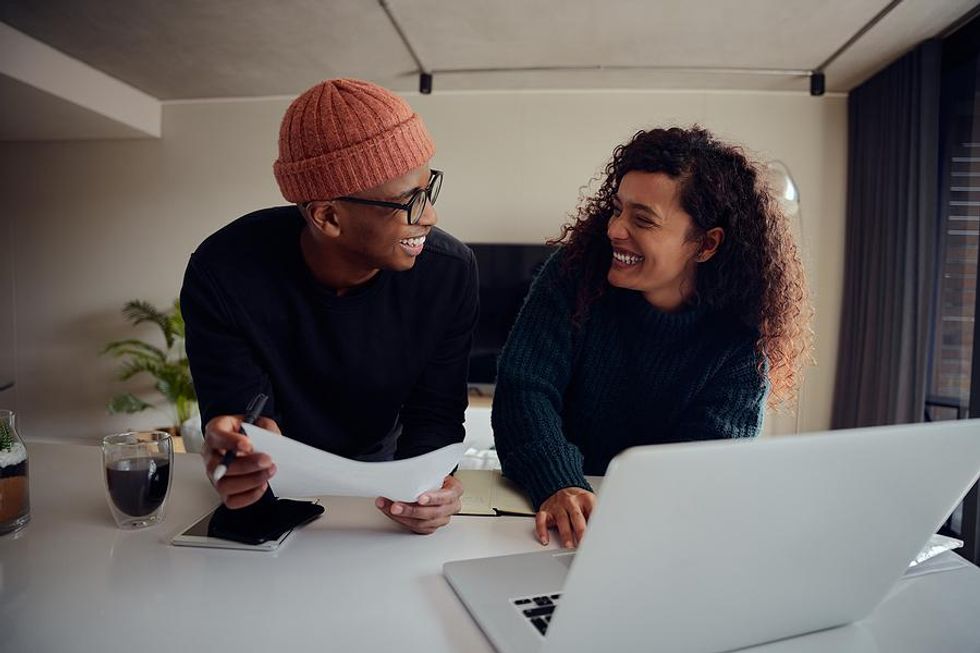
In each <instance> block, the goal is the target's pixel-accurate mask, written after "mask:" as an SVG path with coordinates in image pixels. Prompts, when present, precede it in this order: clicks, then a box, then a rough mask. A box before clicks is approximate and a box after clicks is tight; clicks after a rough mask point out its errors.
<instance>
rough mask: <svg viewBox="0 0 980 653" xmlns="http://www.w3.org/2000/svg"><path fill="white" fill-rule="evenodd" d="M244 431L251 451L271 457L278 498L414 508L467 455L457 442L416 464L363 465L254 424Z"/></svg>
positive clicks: (414, 460) (416, 460)
mask: <svg viewBox="0 0 980 653" xmlns="http://www.w3.org/2000/svg"><path fill="white" fill-rule="evenodd" d="M244 426H245V433H246V434H247V435H248V437H249V438H250V439H251V440H252V444H253V445H255V450H256V451H261V452H264V453H267V454H269V456H270V457H271V458H272V460H273V461H275V463H276V475H275V476H274V477H273V478H272V482H271V484H272V487H273V489H274V490H275V491H276V494H278V495H279V496H285V497H315V496H323V495H335V496H354V497H387V498H389V499H392V500H394V501H406V502H412V501H415V500H416V499H417V498H418V497H419V495H421V494H422V493H423V492H426V491H428V490H435V489H437V488H440V487H442V480H443V478H445V477H446V476H447V475H448V474H449V472H451V471H452V470H453V468H454V467H455V466H456V465H457V464H459V460H460V458H462V457H463V452H465V451H466V447H465V445H463V443H461V442H460V443H457V444H451V445H449V446H446V447H443V448H442V449H437V450H435V451H430V452H429V453H427V454H423V455H421V456H416V457H415V458H406V459H405V460H393V461H390V462H380V463H365V462H360V461H356V460H349V459H347V458H343V457H341V456H336V455H334V454H332V453H327V452H326V451H323V450H321V449H317V448H316V447H311V446H309V445H306V444H303V443H302V442H297V441H296V440H290V439H289V438H287V437H285V436H282V435H277V434H275V433H271V432H269V431H266V430H265V429H261V428H259V427H257V426H254V425H252V424H245V425H244Z"/></svg>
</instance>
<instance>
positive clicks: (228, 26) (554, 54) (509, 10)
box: [0, 0, 976, 137]
mask: <svg viewBox="0 0 980 653" xmlns="http://www.w3.org/2000/svg"><path fill="white" fill-rule="evenodd" d="M888 4H889V3H888V1H887V0H822V1H820V2H814V1H813V0H737V1H736V0H698V1H692V0H387V5H388V7H389V8H390V11H391V13H392V14H393V15H394V17H395V19H396V20H397V22H398V23H399V24H400V26H401V28H402V30H403V32H404V34H405V35H406V37H407V38H408V40H409V42H410V43H411V45H412V46H413V48H414V50H415V51H416V53H417V55H418V57H419V58H420V60H421V62H422V65H423V66H424V67H425V68H427V69H429V70H432V71H433V72H434V83H433V87H434V92H435V93H438V92H440V91H447V90H496V89H581V88H597V89H602V88H644V89H648V88H680V89H744V90H760V91H777V90H783V91H806V90H807V89H808V88H809V81H808V78H807V76H806V75H805V74H802V73H798V74H790V75H781V74H763V73H758V74H745V73H744V72H743V73H735V72H729V73H717V72H713V73H706V72H697V71H674V70H657V69H635V68H633V67H647V66H649V67H678V66H680V67H688V68H690V67H706V68H719V67H722V68H742V69H780V70H798V71H807V70H812V69H814V68H816V67H818V66H820V65H821V64H822V63H823V62H825V61H826V60H827V59H828V58H829V57H830V56H831V55H833V54H834V53H835V52H836V51H837V50H838V49H839V48H840V47H841V46H842V45H844V44H845V43H846V42H847V41H848V40H849V39H850V38H851V37H852V36H854V35H855V34H856V33H857V32H858V31H859V30H860V29H861V28H862V27H863V26H864V25H865V24H866V23H868V21H870V20H871V19H872V18H873V17H874V16H876V15H877V14H878V13H879V12H881V11H882V9H884V8H885V7H886V5H888ZM975 4H976V3H975V0H903V1H902V2H900V3H899V4H898V5H897V6H896V7H895V8H894V9H892V10H891V11H890V12H889V13H888V14H887V16H886V17H885V18H884V19H883V20H881V22H879V23H878V24H877V25H875V26H874V27H873V28H872V29H871V30H870V31H869V32H868V33H867V34H865V35H864V36H863V37H861V38H860V39H859V40H858V41H857V42H856V43H855V44H854V45H853V46H852V47H850V48H848V49H847V50H846V51H845V52H844V53H843V54H842V55H841V56H840V57H839V58H837V59H836V60H835V61H834V62H833V63H832V64H831V65H830V66H829V67H827V69H826V74H827V90H828V91H831V92H833V91H843V92H846V91H848V90H850V89H851V88H853V87H854V86H856V85H857V84H859V83H860V82H861V81H863V80H864V79H866V78H867V77H868V76H870V75H871V74H873V73H874V72H875V71H877V70H879V69H880V68H882V67H883V66H884V65H886V64H887V63H888V62H890V61H892V60H893V59H895V58H896V57H897V56H899V55H901V54H902V53H904V52H905V51H907V50H908V49H910V48H912V47H913V46H914V45H915V44H917V43H918V42H920V41H922V40H923V39H926V38H930V37H932V36H935V35H937V34H939V33H941V32H942V31H943V30H944V29H946V28H947V27H948V26H949V25H950V24H952V23H954V22H955V21H956V20H957V19H959V18H960V17H961V16H963V15H964V14H966V13H968V12H969V11H970V10H971V9H973V8H974V6H975ZM0 22H2V23H5V24H7V25H9V26H11V27H13V28H14V29H16V30H17V31H19V32H22V33H24V34H27V35H29V36H31V37H33V38H34V39H37V40H38V41H40V42H42V43H43V44H46V45H47V46H50V47H51V48H54V49H55V50H58V51H60V52H61V53H64V54H65V55H68V56H69V57H72V58H74V59H77V60H79V61H81V62H83V63H85V64H88V65H89V66H91V67H93V68H95V69H96V70H98V71H101V72H102V73H105V74H107V75H109V76H111V77H113V78H115V79H117V80H119V81H121V82H123V83H125V84H127V85H129V86H131V87H133V88H134V89H138V90H139V91H142V92H144V93H146V94H148V95H149V96H152V97H153V98H156V99H158V100H163V101H169V100H186V99H203V98H229V97H265V96H283V95H287V96H288V95H295V94H296V93H298V92H301V91H302V90H304V89H305V88H307V87H309V86H311V85H312V84H314V83H316V82H318V81H320V80H322V79H325V78H328V77H335V76H349V77H361V78H366V79H370V80H373V81H375V82H378V83H380V84H383V85H386V86H388V87H390V88H393V89H396V90H399V91H413V90H416V89H417V88H418V69H417V67H416V63H415V61H414V59H413V57H412V56H411V54H410V52H409V50H408V49H407V48H406V46H405V45H404V43H403V42H402V40H401V39H400V38H399V35H398V33H397V31H396V29H395V28H394V26H393V25H392V22H391V21H390V20H389V18H388V15H387V13H386V11H385V8H384V7H383V6H382V4H381V3H380V2H379V1H378V0H281V1H278V2H276V1H272V2H270V1H269V0H206V1H202V0H168V1H166V2H161V1H160V0H126V1H125V2H120V1H119V0H44V1H43V2H37V0H4V1H3V2H2V3H0ZM549 67H582V68H585V69H584V70H557V71H555V70H545V71H542V70H537V71H535V70H524V71H507V70H502V71H497V72H453V71H460V70H466V69H474V68H478V69H488V68H489V69H511V68H549ZM601 67H605V68H604V69H603V68H601ZM8 86H9V85H8V84H0V92H2V93H4V94H6V93H7V91H6V90H5V89H6V87H8ZM14 91H17V92H19V94H20V96H24V95H29V93H25V92H24V89H19V88H16V85H15V86H14ZM2 99H3V101H4V103H5V106H7V107H10V106H11V105H10V103H9V102H8V101H7V100H8V99H9V98H7V97H4V98H2ZM34 101H35V102H36V101H38V100H37V99H36V98H35V99H34ZM54 110H55V109H52V111H54ZM29 117H30V116H29V114H28V115H27V119H28V120H29ZM88 119H89V120H91V116H89V117H88ZM3 121H4V122H9V121H7V120H6V119H3ZM7 131H9V130H7V129H0V132H3V135H2V136H0V137H8V136H7V135H6V132H7Z"/></svg>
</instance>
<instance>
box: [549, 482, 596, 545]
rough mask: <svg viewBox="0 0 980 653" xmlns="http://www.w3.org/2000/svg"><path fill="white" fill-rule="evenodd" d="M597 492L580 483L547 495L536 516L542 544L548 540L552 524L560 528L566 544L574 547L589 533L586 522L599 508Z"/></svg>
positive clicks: (559, 530)
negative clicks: (586, 531)
mask: <svg viewBox="0 0 980 653" xmlns="http://www.w3.org/2000/svg"><path fill="white" fill-rule="evenodd" d="M595 502H596V496H595V494H593V493H592V492H589V491H588V490H583V489H582V488H580V487H566V488H562V489H560V490H558V491H557V492H555V493H554V494H552V495H551V496H550V497H548V498H547V499H545V501H544V503H542V504H541V507H540V508H538V514H537V515H535V517H534V530H535V531H536V532H537V534H538V541H539V542H541V544H548V542H549V541H550V538H549V535H548V529H549V528H555V529H557V530H558V535H559V537H561V543H562V546H564V547H565V548H566V549H572V548H575V547H577V546H578V545H579V542H581V541H582V537H583V536H584V535H585V524H586V522H587V521H588V520H589V515H591V514H592V511H593V510H594V509H595Z"/></svg>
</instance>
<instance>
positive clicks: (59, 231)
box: [0, 91, 847, 439]
mask: <svg viewBox="0 0 980 653" xmlns="http://www.w3.org/2000/svg"><path fill="white" fill-rule="evenodd" d="M409 99H410V101H411V102H412V103H413V105H414V106H415V107H416V108H417V110H418V111H419V112H420V113H421V114H422V115H423V116H424V118H425V120H426V122H427V123H428V125H429V127H430V130H431V131H432V133H433V135H434V137H435V139H436V142H437V146H438V152H437V154H436V159H435V161H434V165H436V166H437V167H440V168H442V169H444V170H445V171H446V182H445V186H444V189H443V194H442V196H441V197H440V201H439V207H438V208H439V215H440V226H442V227H444V228H445V229H447V230H448V231H450V232H452V233H453V234H455V235H456V236H458V237H459V238H461V239H462V240H465V241H482V242H491V241H496V242H500V241H504V242H506V241H509V242H541V241H542V240H544V239H545V238H548V237H551V236H553V235H555V234H556V233H557V230H558V226H559V225H560V224H561V222H562V221H563V220H564V219H565V218H566V216H567V215H568V214H569V212H570V211H572V210H573V209H574V207H575V205H576V202H577V199H578V195H579V191H580V187H582V186H583V185H584V184H586V183H587V182H588V181H589V179H591V178H592V177H593V176H594V175H595V174H596V173H597V171H598V170H599V168H601V167H602V166H603V165H604V164H605V162H606V160H607V159H608V157H609V155H610V154H611V151H612V148H613V147H614V146H615V145H616V144H617V143H619V142H621V141H622V140H624V139H625V138H627V137H628V136H629V135H631V134H632V133H633V132H634V131H635V130H637V129H639V128H643V127H649V126H653V125H657V124H664V123H667V122H671V123H679V124H690V123H692V122H695V121H696V122H700V123H701V124H703V125H704V126H706V127H708V128H710V129H713V130H715V131H716V132H717V133H718V134H719V135H720V136H723V137H725V138H730V139H732V140H737V141H740V142H742V143H744V144H745V145H747V146H748V147H749V148H751V149H753V150H755V151H757V152H759V153H761V154H763V155H764V156H767V157H771V158H778V159H781V160H782V161H784V162H785V163H786V164H787V165H788V166H789V168H790V169H791V170H792V172H793V174H794V176H795V177H796V179H797V181H798V183H799V186H800V191H801V196H802V212H803V216H804V232H805V233H804V237H805V239H806V247H807V259H808V264H809V265H810V272H811V283H812V286H813V289H814V292H815V299H816V306H817V321H816V324H815V328H816V334H817V346H818V351H817V359H818V365H817V367H816V368H815V369H812V370H811V371H810V374H809V378H808V380H807V384H806V387H805V395H804V404H803V410H802V425H803V428H804V430H806V429H816V428H824V427H826V426H827V425H828V424H829V421H830V401H831V397H832V383H833V375H834V366H835V356H836V344H837V325H838V321H839V313H840V299H839V298H840V289H841V278H842V270H843V233H844V191H845V186H844V185H845V174H846V136H847V132H846V125H845V120H846V100H845V98H843V97H835V96H824V97H822V98H811V97H809V96H806V95H799V94H773V93H769V94H764V93H732V92H635V91H633V92H608V91H604V92H500V93H437V94H434V95H431V96H414V97H410V98H409ZM287 104H288V100H287V99H272V100H257V101H234V102H231V101H229V102H196V103H195V102H191V103H172V104H166V105H165V106H164V127H163V134H164V136H163V138H162V139H160V140H140V141H111V142H109V141H103V142H75V143H44V144H37V143H33V144H32V143H5V144H3V145H2V146H0V211H2V215H4V216H9V219H10V220H11V221H12V228H11V232H12V234H11V236H10V246H9V247H6V246H5V247H4V248H3V249H4V251H10V252H12V253H13V262H12V266H13V276H14V279H15V281H16V283H15V289H14V290H15V297H16V299H15V300H14V303H15V304H16V306H15V310H14V311H13V314H14V316H15V318H16V323H15V325H14V326H15V328H14V333H16V341H15V343H14V351H15V365H16V368H15V374H16V379H17V386H16V388H15V389H14V390H13V391H12V393H11V391H8V392H7V393H4V395H3V396H0V402H2V403H4V404H5V405H8V406H12V407H13V408H14V409H16V410H17V411H18V412H19V419H20V424H21V426H22V427H23V432H24V433H25V435H26V436H27V437H29V438H30V437H33V438H42V437H44V438H65V439H93V438H96V437H98V436H99V435H101V434H104V433H108V432H112V431H115V430H120V429H122V428H126V427H128V426H134V427H136V426H138V427H147V426H154V425H160V424H163V423H165V420H164V418H163V417H162V416H161V415H157V416H154V415H151V414H149V413H147V414H144V415H139V416H123V417H110V416H107V415H106V414H105V410H104V405H105V403H106V401H107V400H108V398H109V397H110V396H111V395H112V394H114V393H115V392H118V391H122V390H123V389H124V387H123V386H122V385H121V384H117V383H115V382H114V381H113V380H112V371H113V364H112V361H109V360H106V359H102V358H99V357H98V356H97V353H98V351H99V349H100V348H101V346H102V345H103V344H104V343H105V342H107V341H109V340H110V339H113V338H117V337H128V336H129V335H130V334H131V333H132V331H131V330H130V329H128V327H127V326H126V325H125V323H124V322H123V320H122V317H121V315H120V312H119V311H120V308H121V307H122V305H123V303H124V302H125V301H126V300H128V299H132V298H144V299H147V300H150V301H153V302H156V303H157V304H160V305H165V304H168V303H169V302H170V301H172V300H173V298H174V297H176V295H177V292H178V289H179V284H180V279H181V276H182V273H183V268H184V265H185V263H186V260H187V257H188V255H189V254H190V252H191V251H192V250H193V249H194V247H195V246H196V244H197V243H198V242H200V241H201V240H202V239H203V238H204V237H205V236H207V235H208V234H209V233H211V232H212V231H214V230H215V229H217V228H218V227H220V226H221V225H223V224H225V223H227V222H229V221H230V220H232V219H234V218H235V217H237V216H238V215H240V214H242V213H244V212H246V211H249V210H252V209H254V208H258V207H262V206H268V205H272V204H280V203H282V199H281V198H280V196H279V193H278V189H277V187H276V184H275V181H274V179H273V177H272V162H273V160H274V159H275V156H276V138H277V136H278V123H279V119H280V117H281V115H282V112H283V111H284V109H285V107H286V105H287ZM817 262H819V265H816V263H817ZM2 282H3V277H2V276H0V283H2ZM0 300H2V295H0ZM0 310H3V308H2V306H0ZM0 328H2V326H0ZM150 334H152V329H149V328H148V329H147V330H146V332H145V334H143V335H150ZM0 336H2V337H3V338H9V337H10V336H9V335H8V332H7V331H2V330H0ZM127 388H128V386H127ZM773 426H774V427H775V428H776V430H777V431H784V430H789V429H791V420H790V421H786V420H785V419H783V421H780V420H779V419H777V420H774V421H771V422H770V427H771V428H772V427H773Z"/></svg>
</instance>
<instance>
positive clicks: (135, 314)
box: [123, 300, 174, 349]
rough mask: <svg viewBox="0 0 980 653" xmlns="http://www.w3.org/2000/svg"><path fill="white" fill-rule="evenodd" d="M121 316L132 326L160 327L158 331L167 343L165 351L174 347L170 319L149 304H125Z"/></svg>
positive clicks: (135, 301) (140, 301) (144, 302)
mask: <svg viewBox="0 0 980 653" xmlns="http://www.w3.org/2000/svg"><path fill="white" fill-rule="evenodd" d="M123 315H125V316H126V319H128V320H129V321H130V322H132V323H133V326H136V325H137V324H142V323H143V322H152V323H154V324H156V325H157V326H158V327H160V331H162V332H163V337H164V339H165V340H166V341H167V349H170V348H171V347H173V346H174V333H173V329H172V328H171V325H170V317H169V316H168V315H167V314H166V313H164V312H163V311H161V310H159V309H158V308H157V307H156V306H154V305H153V304H151V303H150V302H146V301H142V300H133V301H130V302H126V306H124V307H123Z"/></svg>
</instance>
